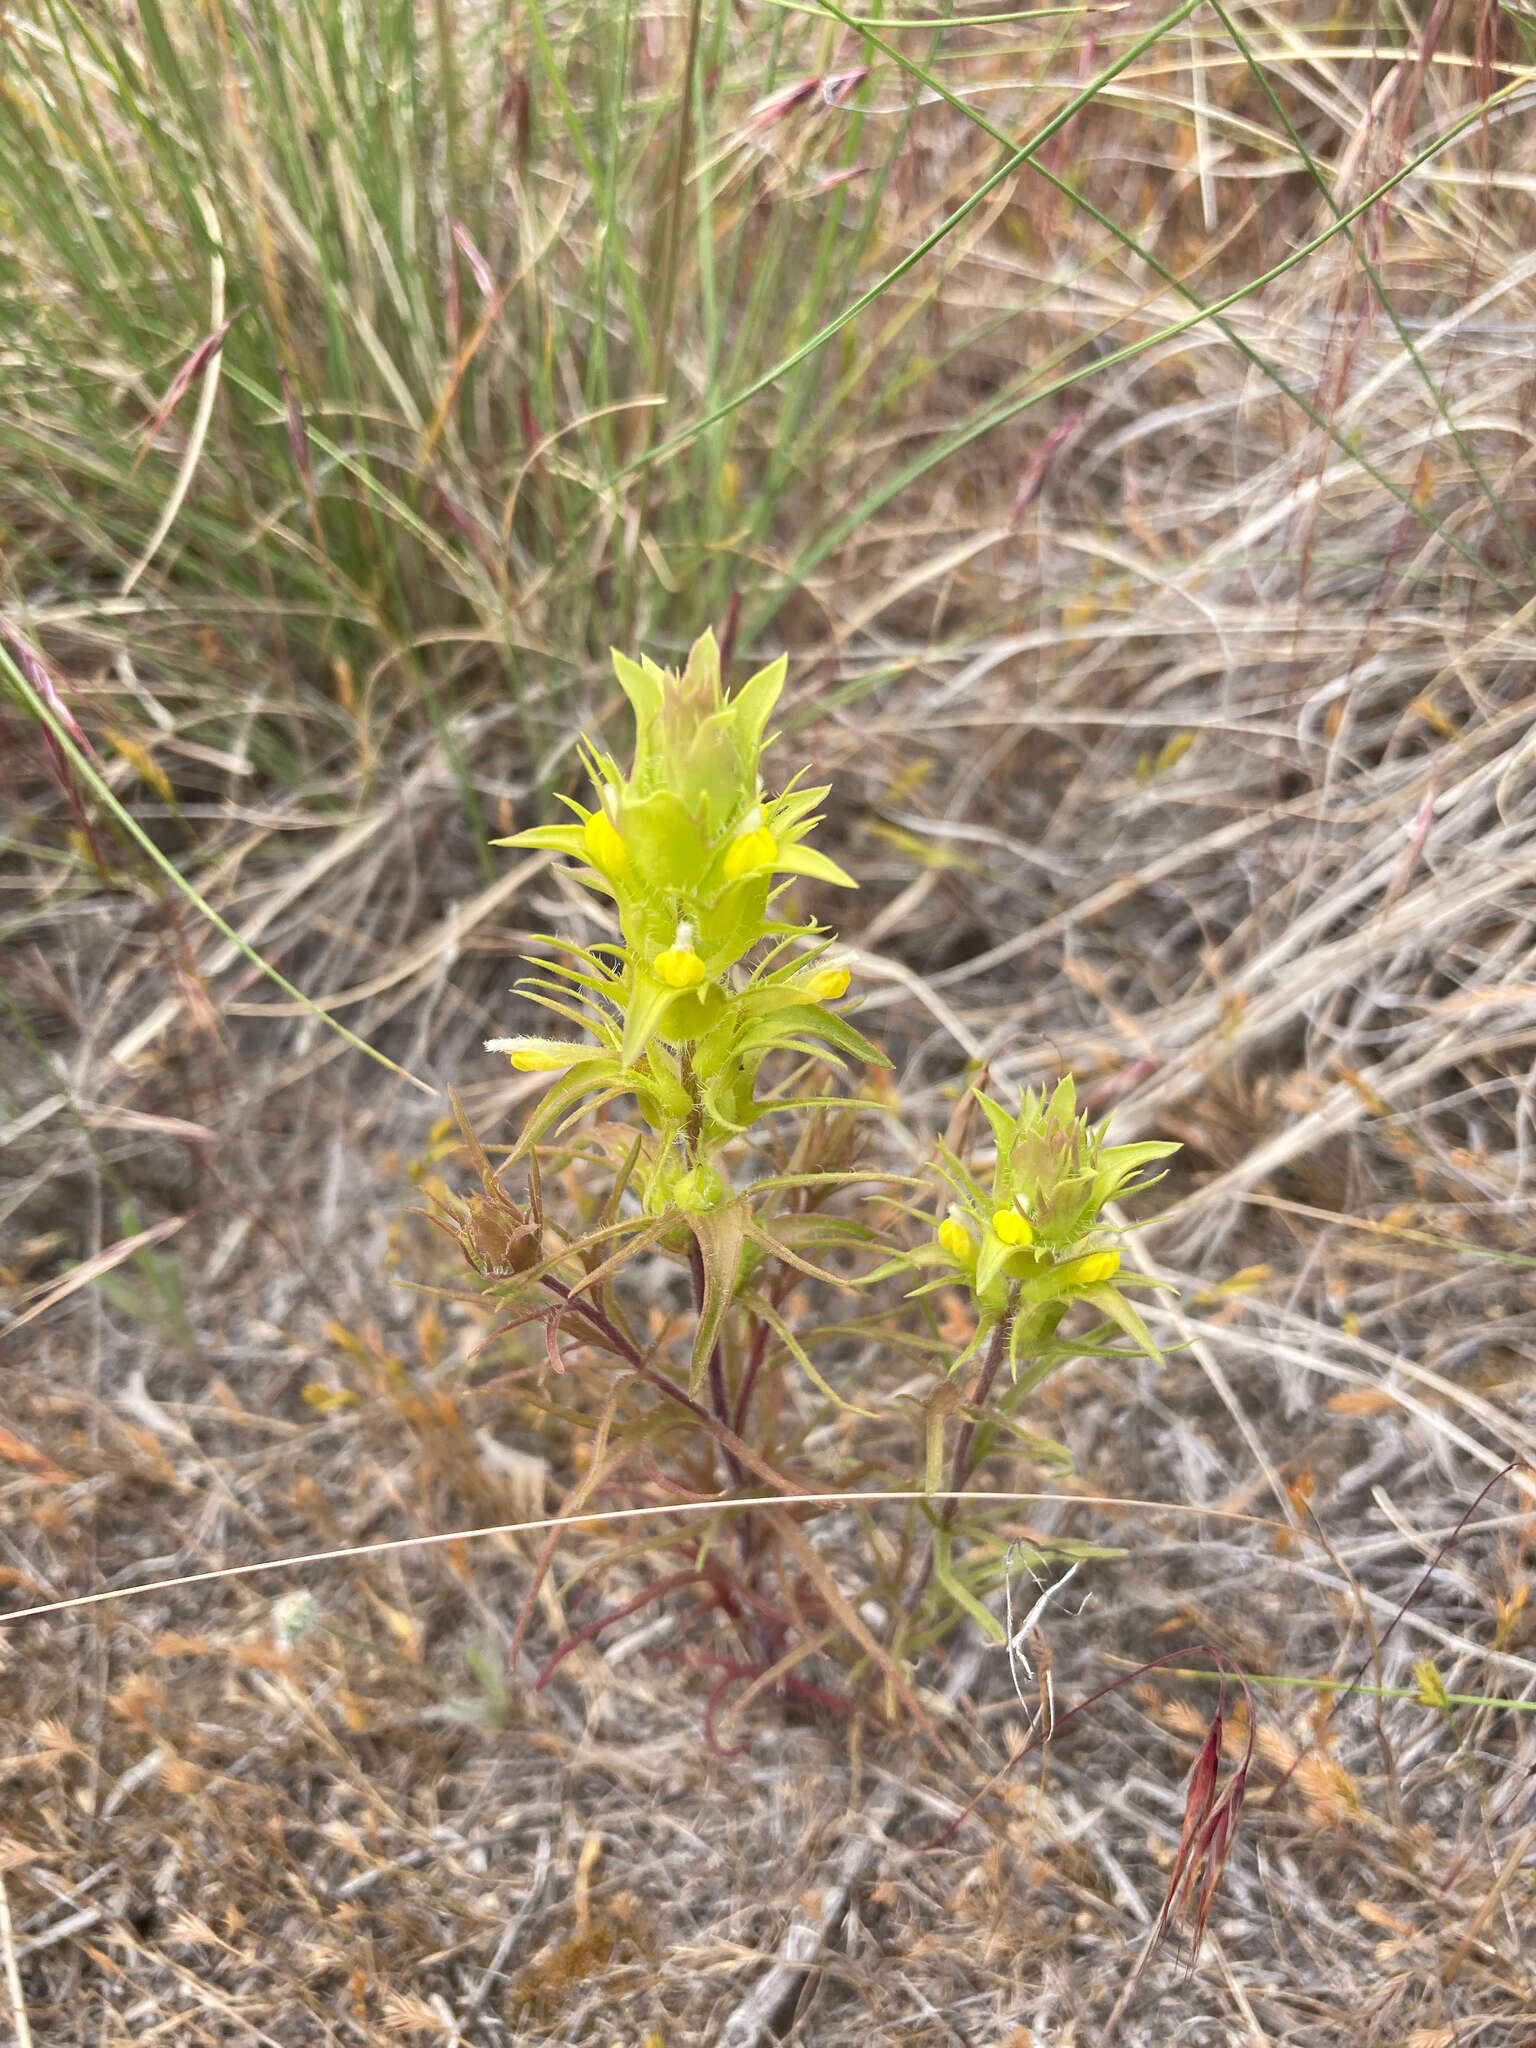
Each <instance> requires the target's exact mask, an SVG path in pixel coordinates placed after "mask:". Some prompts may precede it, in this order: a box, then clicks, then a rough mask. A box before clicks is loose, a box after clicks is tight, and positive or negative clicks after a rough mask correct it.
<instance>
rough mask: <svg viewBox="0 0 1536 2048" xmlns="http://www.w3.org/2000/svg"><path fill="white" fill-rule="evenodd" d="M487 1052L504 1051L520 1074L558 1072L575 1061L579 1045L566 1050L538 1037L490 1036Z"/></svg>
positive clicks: (486, 1045) (486, 1044) (486, 1047)
mask: <svg viewBox="0 0 1536 2048" xmlns="http://www.w3.org/2000/svg"><path fill="white" fill-rule="evenodd" d="M485 1049H486V1051H487V1052H504V1053H505V1054H506V1055H507V1057H508V1059H510V1060H511V1062H512V1064H513V1066H514V1067H516V1069H517V1071H518V1072H519V1073H520V1074H558V1073H560V1072H561V1071H562V1070H563V1069H564V1068H566V1067H568V1066H570V1065H571V1064H572V1063H573V1060H574V1058H575V1055H576V1053H577V1052H578V1051H579V1049H580V1048H579V1047H577V1046H572V1047H571V1049H570V1051H569V1052H566V1051H565V1050H564V1049H563V1048H562V1047H560V1046H558V1045H551V1044H550V1043H549V1041H548V1040H547V1039H544V1040H540V1039H537V1038H488V1039H487V1040H486V1041H485Z"/></svg>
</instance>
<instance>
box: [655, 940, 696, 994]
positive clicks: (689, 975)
mask: <svg viewBox="0 0 1536 2048" xmlns="http://www.w3.org/2000/svg"><path fill="white" fill-rule="evenodd" d="M707 971H708V970H707V969H706V968H705V965H704V962H703V961H702V960H701V959H700V958H699V956H698V954H697V953H695V952H694V950H693V948H692V946H668V948H667V950H666V951H665V953H658V954H657V955H656V958H655V959H654V960H653V961H652V962H651V972H652V973H653V974H654V975H655V977H656V979H657V980H658V981H664V982H665V983H666V984H667V987H668V988H677V989H684V988H697V987H698V985H699V983H700V982H701V981H703V980H704V979H705V978H706V974H707Z"/></svg>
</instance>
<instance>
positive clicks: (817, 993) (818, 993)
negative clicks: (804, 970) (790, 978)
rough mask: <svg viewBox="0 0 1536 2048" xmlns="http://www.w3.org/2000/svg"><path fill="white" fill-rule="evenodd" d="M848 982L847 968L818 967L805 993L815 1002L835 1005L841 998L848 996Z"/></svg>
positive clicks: (806, 986)
mask: <svg viewBox="0 0 1536 2048" xmlns="http://www.w3.org/2000/svg"><path fill="white" fill-rule="evenodd" d="M848 982H849V974H848V970H847V968H846V967H818V968H817V970H816V972H815V973H814V974H813V975H812V976H811V978H810V980H809V981H807V983H806V984H805V992H806V994H807V995H808V996H810V997H811V999H812V1000H813V1001H814V1002H818V1003H835V1002H836V1001H837V999H838V997H839V996H845V995H847V993H848Z"/></svg>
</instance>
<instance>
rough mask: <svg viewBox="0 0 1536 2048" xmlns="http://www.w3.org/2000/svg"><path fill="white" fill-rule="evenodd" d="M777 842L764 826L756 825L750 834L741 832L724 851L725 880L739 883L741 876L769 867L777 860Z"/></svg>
mask: <svg viewBox="0 0 1536 2048" xmlns="http://www.w3.org/2000/svg"><path fill="white" fill-rule="evenodd" d="M778 852H779V842H778V841H777V840H776V839H775V838H774V836H773V834H772V833H771V832H770V831H769V830H768V828H767V826H766V825H758V826H756V827H755V828H754V829H753V830H752V831H750V832H743V833H741V835H740V836H739V837H738V838H735V839H733V840H732V841H731V843H730V845H729V846H728V847H727V848H726V850H725V864H724V865H725V879H726V880H727V881H728V882H737V881H740V879H741V877H742V876H743V875H751V874H755V873H756V871H757V870H758V869H759V868H766V867H771V866H772V864H773V862H774V861H775V860H776V859H777V858H778Z"/></svg>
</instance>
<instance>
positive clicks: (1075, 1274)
mask: <svg viewBox="0 0 1536 2048" xmlns="http://www.w3.org/2000/svg"><path fill="white" fill-rule="evenodd" d="M1119 1270H1120V1254H1119V1253H1118V1252H1089V1254H1088V1255H1087V1257H1086V1258H1082V1259H1074V1260H1073V1261H1072V1263H1071V1265H1070V1266H1066V1267H1063V1269H1062V1274H1061V1277H1062V1278H1063V1279H1064V1280H1070V1281H1071V1282H1072V1285H1073V1286H1074V1287H1097V1286H1098V1285H1099V1283H1100V1282H1101V1281H1103V1280H1112V1279H1113V1278H1114V1276H1115V1274H1116V1273H1118V1272H1119Z"/></svg>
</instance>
